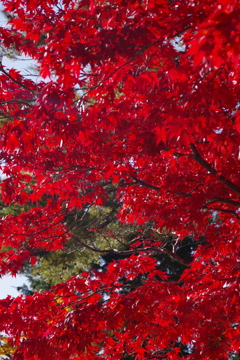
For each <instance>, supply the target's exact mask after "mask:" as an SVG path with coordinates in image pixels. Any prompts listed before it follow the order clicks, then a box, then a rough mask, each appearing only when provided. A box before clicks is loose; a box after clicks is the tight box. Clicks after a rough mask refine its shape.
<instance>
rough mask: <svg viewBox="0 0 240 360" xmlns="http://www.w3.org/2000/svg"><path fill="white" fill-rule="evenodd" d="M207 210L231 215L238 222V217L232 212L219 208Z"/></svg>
mask: <svg viewBox="0 0 240 360" xmlns="http://www.w3.org/2000/svg"><path fill="white" fill-rule="evenodd" d="M208 210H211V211H217V212H222V213H226V214H231V215H233V216H235V217H236V218H237V219H238V220H240V217H239V216H238V214H237V213H236V212H235V211H233V210H227V209H221V208H209V209H208Z"/></svg>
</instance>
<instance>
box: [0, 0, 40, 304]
mask: <svg viewBox="0 0 240 360" xmlns="http://www.w3.org/2000/svg"><path fill="white" fill-rule="evenodd" d="M1 8H2V7H1V2H0V10H1ZM0 26H6V18H5V16H4V15H3V14H2V13H1V11H0ZM2 63H3V65H5V66H6V67H7V68H12V67H14V68H15V69H17V70H19V71H22V72H24V71H26V70H25V69H26V68H28V67H30V66H31V65H33V61H32V60H31V59H26V58H24V59H18V60H15V61H14V60H10V59H8V58H7V57H6V56H4V57H3V61H2ZM23 283H26V284H27V279H26V277H25V276H22V275H17V276H16V277H12V276H10V275H9V276H4V277H2V278H1V279H0V299H4V298H5V297H6V296H7V295H11V296H14V297H15V296H18V295H20V294H19V293H18V291H17V289H16V287H17V286H21V285H23Z"/></svg>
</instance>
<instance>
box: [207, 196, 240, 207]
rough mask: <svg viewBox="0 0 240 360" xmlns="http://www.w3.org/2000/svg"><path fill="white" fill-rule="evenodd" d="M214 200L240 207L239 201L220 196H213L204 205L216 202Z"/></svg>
mask: <svg viewBox="0 0 240 360" xmlns="http://www.w3.org/2000/svg"><path fill="white" fill-rule="evenodd" d="M216 202H219V203H221V204H226V205H231V206H235V207H237V208H240V201H235V200H231V199H225V198H221V197H216V198H213V199H212V200H210V201H209V202H208V203H207V204H206V205H210V204H213V203H216Z"/></svg>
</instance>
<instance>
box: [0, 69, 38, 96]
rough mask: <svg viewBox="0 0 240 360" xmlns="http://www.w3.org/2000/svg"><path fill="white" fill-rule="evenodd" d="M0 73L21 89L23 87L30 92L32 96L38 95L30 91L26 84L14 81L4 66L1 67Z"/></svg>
mask: <svg viewBox="0 0 240 360" xmlns="http://www.w3.org/2000/svg"><path fill="white" fill-rule="evenodd" d="M0 71H1V72H2V73H3V74H4V75H6V76H7V77H8V78H9V79H10V80H12V81H13V82H14V83H15V84H17V85H19V86H20V87H22V88H23V89H25V90H27V91H30V92H31V93H32V94H34V95H36V94H37V92H36V91H35V90H33V89H29V88H28V87H27V86H25V85H24V84H22V83H21V82H20V81H18V80H16V79H14V78H13V77H12V76H11V75H10V74H9V73H8V72H7V71H5V70H4V68H3V66H2V65H1V66H0Z"/></svg>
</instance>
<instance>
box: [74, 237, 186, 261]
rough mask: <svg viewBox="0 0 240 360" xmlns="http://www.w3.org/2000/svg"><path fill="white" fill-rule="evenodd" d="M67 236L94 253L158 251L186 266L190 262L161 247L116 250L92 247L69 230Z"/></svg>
mask: <svg viewBox="0 0 240 360" xmlns="http://www.w3.org/2000/svg"><path fill="white" fill-rule="evenodd" d="M69 236H71V237H72V238H73V239H74V240H76V241H77V242H78V243H79V244H80V245H81V246H83V247H85V248H86V249H88V250H91V251H93V252H96V253H100V254H110V253H112V254H116V255H132V254H136V253H141V252H147V253H148V252H158V253H161V254H162V253H164V254H167V255H168V256H170V257H171V258H172V259H173V260H174V261H176V262H178V263H180V264H182V265H184V266H186V267H190V263H189V262H188V261H186V260H184V259H182V258H181V257H180V256H178V255H177V254H174V253H172V252H171V251H170V250H168V249H161V248H157V247H147V248H136V249H133V250H123V251H120V250H116V249H112V248H111V249H104V250H103V249H99V248H97V247H95V246H94V247H93V246H90V245H88V244H86V243H84V242H82V241H81V240H80V239H79V238H78V237H76V236H74V235H73V234H71V233H70V232H69Z"/></svg>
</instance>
